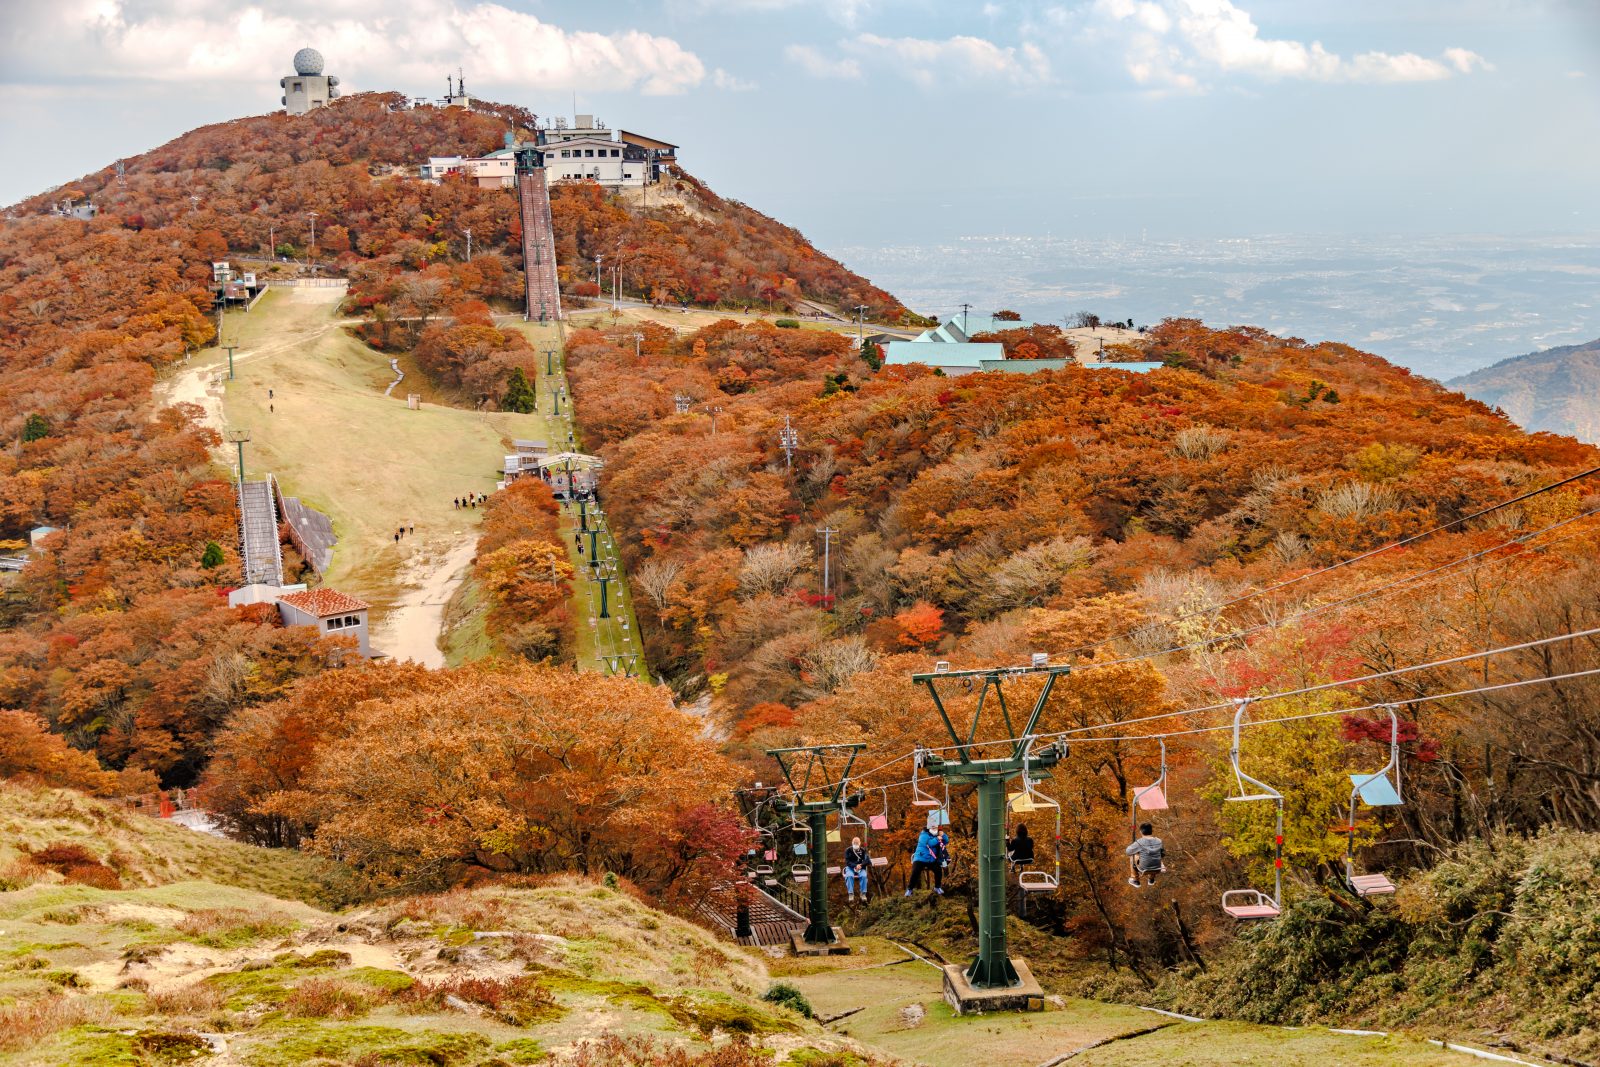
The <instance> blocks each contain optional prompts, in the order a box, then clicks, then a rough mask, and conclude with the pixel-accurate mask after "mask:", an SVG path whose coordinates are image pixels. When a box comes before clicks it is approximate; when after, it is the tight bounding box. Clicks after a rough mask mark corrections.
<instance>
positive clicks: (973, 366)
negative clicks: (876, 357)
mask: <svg viewBox="0 0 1600 1067" xmlns="http://www.w3.org/2000/svg"><path fill="white" fill-rule="evenodd" d="M1005 352H1006V346H1005V345H1003V344H1001V343H1000V342H998V341H983V342H975V341H967V342H965V343H961V342H950V343H946V344H942V345H935V344H928V343H926V342H924V341H890V342H889V343H888V344H887V345H885V346H884V355H883V361H884V362H885V363H893V364H902V363H922V364H925V365H927V366H929V367H965V368H967V369H969V370H978V369H979V368H980V367H981V366H982V364H983V362H984V360H999V359H1005V358H1006V355H1005Z"/></svg>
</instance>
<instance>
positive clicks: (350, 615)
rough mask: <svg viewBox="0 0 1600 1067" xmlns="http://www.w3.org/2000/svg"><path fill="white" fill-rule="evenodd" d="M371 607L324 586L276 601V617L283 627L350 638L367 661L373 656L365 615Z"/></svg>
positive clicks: (284, 596) (287, 594)
mask: <svg viewBox="0 0 1600 1067" xmlns="http://www.w3.org/2000/svg"><path fill="white" fill-rule="evenodd" d="M371 607H372V605H370V604H368V603H367V602H366V601H365V600H357V599H356V598H355V597H353V596H349V595H347V594H345V593H341V592H339V591H338V590H337V589H329V588H327V587H326V586H321V587H318V588H316V589H305V590H302V591H301V592H298V593H285V594H283V595H282V596H280V597H278V613H279V614H280V615H282V616H283V624H284V625H285V626H315V627H316V628H317V629H318V630H320V631H322V632H323V633H325V634H330V635H333V636H337V637H353V638H355V639H356V643H357V644H358V645H359V646H360V649H361V654H362V655H363V656H368V657H370V656H371V655H372V648H371V646H370V645H369V644H368V643H367V611H368V609H370V608H371Z"/></svg>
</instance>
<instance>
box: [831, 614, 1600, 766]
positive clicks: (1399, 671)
mask: <svg viewBox="0 0 1600 1067" xmlns="http://www.w3.org/2000/svg"><path fill="white" fill-rule="evenodd" d="M1596 636H1600V627H1594V628H1591V629H1587V630H1577V631H1574V632H1572V633H1566V634H1557V635H1554V636H1551V637H1541V638H1536V639H1534V640H1532V641H1523V642H1521V643H1519V644H1515V645H1505V646H1503V647H1500V648H1492V649H1485V650H1484V651H1482V652H1472V653H1467V654H1465V655H1460V656H1452V657H1449V658H1447V659H1441V660H1433V661H1431V662H1428V663H1418V664H1412V665H1411V666H1408V667H1397V668H1395V669H1393V670H1388V671H1379V672H1377V673H1375V674H1369V675H1363V676H1362V677H1359V678H1344V679H1341V680H1339V681H1335V682H1323V683H1320V684H1318V685H1312V686H1305V687H1302V688H1300V689H1290V690H1284V691H1282V692H1277V693H1265V694H1262V695H1260V696H1252V697H1246V698H1241V699H1244V700H1247V701H1248V702H1249V703H1251V704H1257V703H1265V702H1267V701H1271V700H1284V699H1287V698H1289V697H1294V696H1303V695H1305V694H1308V693H1317V692H1323V691H1326V690H1328V689H1335V688H1338V687H1340V686H1347V685H1361V684H1365V683H1367V682H1374V681H1379V680H1381V679H1384V678H1393V677H1397V676H1399V675H1403V674H1414V673H1416V672H1417V671H1423V670H1429V669H1432V668H1435V667H1448V666H1452V665H1455V664H1458V663H1465V662H1468V661H1470V660H1475V659H1484V658H1487V657H1489V656H1498V655H1503V654H1505V653H1508V652H1521V651H1525V650H1527V649H1530V648H1541V647H1544V646H1546V645H1551V644H1556V643H1558V642H1562V641H1574V640H1578V639H1581V638H1585V637H1596ZM1593 674H1600V668H1595V669H1593V670H1588V671H1576V672H1573V673H1570V674H1563V675H1557V676H1546V677H1542V678H1535V679H1527V680H1522V681H1517V682H1510V683H1502V684H1497V685H1491V686H1480V687H1478V688H1475V689H1471V690H1462V691H1460V692H1457V693H1447V694H1444V695H1442V696H1409V697H1405V698H1404V699H1402V700H1394V701H1385V702H1382V703H1375V704H1368V705H1364V706H1361V707H1355V708H1335V709H1332V710H1329V711H1319V712H1310V713H1306V714H1302V715H1291V716H1286V717H1283V718H1280V719H1257V720H1252V721H1251V722H1248V723H1246V724H1245V725H1247V726H1255V725H1262V724H1266V723H1271V722H1293V721H1296V720H1298V719H1307V718H1317V717H1319V716H1325V715H1350V714H1354V713H1356V712H1360V711H1370V710H1373V709H1377V708H1382V707H1385V706H1387V705H1389V704H1396V703H1400V704H1411V703H1428V702H1431V701H1434V700H1443V699H1447V698H1449V697H1456V696H1464V695H1471V694H1473V693H1479V692H1492V691H1494V690H1497V689H1506V688H1513V687H1515V686H1520V685H1532V684H1537V683H1539V682H1545V681H1550V682H1554V681H1562V680H1564V679H1568V678H1582V677H1587V676H1589V675H1593ZM1234 706H1236V702H1233V701H1229V702H1225V703H1219V704H1207V705H1205V706H1203V707H1198V708H1185V709H1183V710H1181V711H1169V712H1162V713H1161V714H1159V715H1146V716H1142V717H1140V718H1135V719H1120V720H1117V721H1116V722H1107V723H1098V724H1096V725H1093V726H1080V727H1074V728H1072V729H1070V730H1058V731H1054V732H1051V733H1043V734H1035V735H1034V738H1033V739H1034V740H1037V741H1053V740H1058V739H1070V740H1071V741H1072V742H1073V743H1075V744H1083V743H1087V742H1091V741H1093V742H1103V741H1154V740H1157V739H1159V738H1167V737H1183V736H1188V735H1191V734H1200V733H1209V732H1213V731H1216V730H1226V729H1232V726H1231V724H1229V725H1225V726H1206V727H1199V728H1195V729H1187V730H1174V731H1168V732H1163V733H1152V734H1129V735H1120V736H1115V737H1083V736H1081V735H1082V734H1085V733H1088V732H1090V731H1094V730H1107V729H1115V728H1122V727H1127V726H1132V725H1135V724H1138V723H1145V722H1157V721H1160V720H1162V719H1174V718H1181V717H1184V716H1188V715H1200V714H1204V713H1205V712H1208V711H1219V710H1223V709H1226V708H1232V707H1234ZM1022 740H1026V739H1024V738H1017V737H1007V738H993V739H988V740H983V741H977V742H974V743H973V744H971V745H943V746H939V747H934V748H929V747H922V748H921V751H923V752H927V753H940V752H954V751H959V750H961V749H971V748H981V747H985V746H990V745H1014V744H1016V743H1017V742H1018V741H1022ZM912 755H913V754H911V753H908V754H903V755H900V756H896V757H894V758H893V759H891V760H888V761H887V762H884V763H881V764H878V765H877V766H875V767H872V768H869V769H868V770H866V771H863V772H861V773H860V774H857V775H855V776H854V780H856V781H860V780H862V779H864V778H866V777H867V776H869V775H871V774H874V773H876V772H877V771H881V770H883V769H885V768H887V767H891V766H893V765H894V764H896V763H899V762H900V761H901V760H904V759H910V758H912ZM909 781H910V780H909V779H908V780H907V782H906V783H896V784H909ZM871 788H875V789H881V788H886V787H884V786H872V787H871ZM887 788H893V786H889V787H887Z"/></svg>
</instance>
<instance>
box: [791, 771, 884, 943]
mask: <svg viewBox="0 0 1600 1067" xmlns="http://www.w3.org/2000/svg"><path fill="white" fill-rule="evenodd" d="M866 747H867V746H866V745H815V746H812V747H808V748H774V749H768V750H767V755H769V756H771V757H772V758H773V759H775V760H777V761H778V767H779V769H780V770H782V771H783V777H784V780H785V781H787V782H788V783H789V789H790V790H791V792H792V793H793V797H792V799H791V800H790V801H789V812H790V815H791V817H792V818H794V819H795V820H796V821H798V820H799V819H800V817H801V816H804V817H805V820H806V825H807V827H809V829H810V834H809V835H808V836H809V837H810V842H809V844H810V856H809V859H810V860H811V907H810V908H809V909H808V910H809V911H810V913H811V914H810V916H809V918H810V920H811V922H810V924H809V925H808V926H806V929H805V933H804V934H800V933H795V934H793V935H792V939H793V940H792V945H793V947H794V951H795V952H796V953H797V954H798V953H800V952H804V951H809V952H812V953H816V954H819V955H829V954H832V953H835V952H849V951H850V949H849V948H848V947H847V946H846V945H845V944H844V934H842V933H840V932H839V931H838V930H836V929H834V927H833V924H832V923H830V922H829V921H828V816H829V815H833V814H836V813H837V812H838V811H839V809H840V807H841V806H843V804H844V803H846V801H847V798H846V797H845V792H846V790H847V789H848V788H849V785H850V768H851V767H852V766H854V765H855V761H856V755H857V754H858V753H860V751H861V750H862V749H864V748H866ZM830 760H832V761H833V763H834V766H833V768H830V767H829V766H828V763H829V761H830ZM840 760H843V762H844V768H843V770H842V771H840V772H839V774H838V777H837V778H835V777H834V771H835V770H837V769H838V763H839V761H840ZM813 779H815V781H814V780H813ZM808 795H810V796H811V797H812V798H813V799H810V800H808V799H806V797H807V796H808ZM841 836H842V835H841Z"/></svg>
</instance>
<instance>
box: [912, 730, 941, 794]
mask: <svg viewBox="0 0 1600 1067" xmlns="http://www.w3.org/2000/svg"><path fill="white" fill-rule="evenodd" d="M932 754H933V750H932V749H927V748H923V747H922V746H921V745H918V746H917V750H916V752H914V753H913V754H912V757H911V803H912V805H913V806H914V807H918V808H937V807H938V806H939V798H938V797H936V796H934V795H932V794H931V793H924V792H923V791H922V787H921V785H919V784H918V782H919V780H920V779H921V771H922V761H923V760H925V759H927V758H928V756H930V755H932ZM945 788H946V789H947V790H948V789H949V786H946V787H945Z"/></svg>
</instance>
